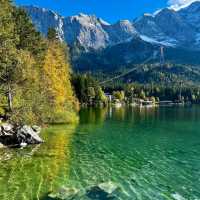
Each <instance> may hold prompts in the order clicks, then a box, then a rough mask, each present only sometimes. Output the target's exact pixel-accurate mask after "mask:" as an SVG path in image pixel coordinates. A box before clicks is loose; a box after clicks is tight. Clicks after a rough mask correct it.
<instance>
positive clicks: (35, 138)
mask: <svg viewBox="0 0 200 200" xmlns="http://www.w3.org/2000/svg"><path fill="white" fill-rule="evenodd" d="M17 138H18V141H20V143H27V144H40V143H42V142H43V140H42V139H41V138H40V137H39V135H38V130H35V129H33V128H32V127H30V126H27V125H24V126H22V127H20V128H19V129H18V130H17Z"/></svg>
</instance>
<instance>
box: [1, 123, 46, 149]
mask: <svg viewBox="0 0 200 200" xmlns="http://www.w3.org/2000/svg"><path fill="white" fill-rule="evenodd" d="M40 131H41V128H40V127H38V126H33V127H30V126H27V125H24V126H22V127H15V126H13V125H12V124H3V125H1V126H0V143H2V144H3V145H6V146H16V147H25V146H26V145H28V144H39V143H42V142H43V140H42V139H41V138H40V137H39V135H38V134H39V133H40Z"/></svg>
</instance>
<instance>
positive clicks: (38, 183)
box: [0, 106, 200, 200]
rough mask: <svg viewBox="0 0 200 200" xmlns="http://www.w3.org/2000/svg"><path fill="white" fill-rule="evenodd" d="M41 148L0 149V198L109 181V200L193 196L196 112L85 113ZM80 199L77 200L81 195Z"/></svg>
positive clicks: (199, 130) (198, 190)
mask: <svg viewBox="0 0 200 200" xmlns="http://www.w3.org/2000/svg"><path fill="white" fill-rule="evenodd" d="M42 137H43V138H44V139H45V141H46V142H45V143H44V144H42V145H39V146H32V147H28V148H26V149H0V200H38V199H41V200H44V199H46V196H47V194H48V192H50V191H54V190H56V189H57V188H59V187H61V186H66V187H75V188H78V189H81V190H84V189H85V188H88V187H91V186H93V185H95V184H99V183H102V182H107V181H112V182H114V183H116V184H117V185H118V186H119V187H120V193H119V195H118V198H117V199H121V200H134V199H138V200H140V199H141V200H148V199H151V200H165V199H166V200H169V199H172V200H173V199H177V200H182V199H187V200H199V199H200V107H198V106H195V107H191V108H182V107H180V108H167V107H166V108H164V107H163V108H155V109H133V108H126V109H124V108H122V109H108V110H107V109H85V110H82V111H81V112H80V124H79V125H77V126H75V125H74V126H72V125H71V126H53V127H50V128H49V129H47V130H45V131H43V133H42ZM83 199H84V198H83Z"/></svg>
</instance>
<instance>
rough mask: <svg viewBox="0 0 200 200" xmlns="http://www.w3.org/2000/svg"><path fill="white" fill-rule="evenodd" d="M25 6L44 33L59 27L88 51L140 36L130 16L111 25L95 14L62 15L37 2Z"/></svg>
mask: <svg viewBox="0 0 200 200" xmlns="http://www.w3.org/2000/svg"><path fill="white" fill-rule="evenodd" d="M23 8H24V9H25V10H26V11H27V13H28V15H29V16H30V17H31V19H32V21H33V23H34V24H35V25H36V27H37V29H38V30H39V31H40V32H42V33H43V34H44V35H46V34H47V32H48V29H49V28H55V29H56V30H57V32H58V34H59V37H60V38H61V39H62V40H65V41H66V42H67V43H68V44H69V45H70V46H73V45H74V44H77V43H78V44H79V45H80V46H82V47H84V48H85V50H86V51H89V50H90V49H93V50H98V49H102V48H105V47H107V46H109V45H115V44H118V43H121V42H126V41H127V40H130V39H131V38H134V37H138V34H137V31H136V29H135V28H134V25H133V23H132V22H130V21H128V20H121V21H119V22H117V23H116V24H113V25H111V24H109V23H107V22H105V21H104V20H102V19H101V18H98V17H96V16H95V15H86V14H83V13H80V14H78V15H75V16H70V17H62V16H59V15H58V14H56V13H54V12H52V11H51V10H47V9H42V8H37V7H34V6H25V7H23Z"/></svg>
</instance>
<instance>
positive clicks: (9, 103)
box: [8, 84, 13, 112]
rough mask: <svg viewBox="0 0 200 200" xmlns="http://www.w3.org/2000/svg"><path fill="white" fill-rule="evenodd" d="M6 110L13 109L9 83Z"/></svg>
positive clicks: (10, 110)
mask: <svg viewBox="0 0 200 200" xmlns="http://www.w3.org/2000/svg"><path fill="white" fill-rule="evenodd" d="M8 110H9V112H12V110H13V105H12V91H11V87H10V84H8Z"/></svg>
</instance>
